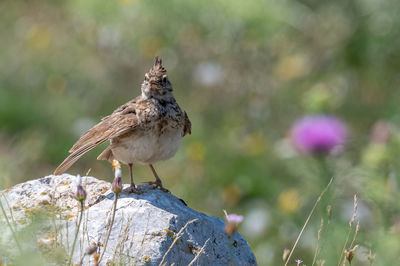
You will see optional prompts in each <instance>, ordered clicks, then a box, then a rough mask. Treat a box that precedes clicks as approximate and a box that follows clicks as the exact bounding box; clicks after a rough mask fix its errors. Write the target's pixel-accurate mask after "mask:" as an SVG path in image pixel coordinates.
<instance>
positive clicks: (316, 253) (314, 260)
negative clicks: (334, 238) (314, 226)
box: [311, 218, 324, 266]
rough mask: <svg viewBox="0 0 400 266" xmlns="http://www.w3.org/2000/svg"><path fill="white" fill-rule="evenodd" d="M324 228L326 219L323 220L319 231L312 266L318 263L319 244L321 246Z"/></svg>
mask: <svg viewBox="0 0 400 266" xmlns="http://www.w3.org/2000/svg"><path fill="white" fill-rule="evenodd" d="M323 227H324V218H321V223H320V224H319V229H318V237H317V246H316V247H315V252H314V258H313V262H312V264H311V266H312V265H314V264H315V262H316V261H317V257H318V253H319V248H320V246H319V244H320V240H321V235H322V229H323Z"/></svg>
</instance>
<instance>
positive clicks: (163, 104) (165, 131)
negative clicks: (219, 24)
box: [54, 57, 191, 192]
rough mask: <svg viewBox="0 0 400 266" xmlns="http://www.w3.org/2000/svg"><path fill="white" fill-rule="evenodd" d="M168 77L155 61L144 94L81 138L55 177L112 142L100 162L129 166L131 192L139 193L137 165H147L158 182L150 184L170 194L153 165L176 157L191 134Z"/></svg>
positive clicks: (147, 75)
mask: <svg viewBox="0 0 400 266" xmlns="http://www.w3.org/2000/svg"><path fill="white" fill-rule="evenodd" d="M166 73H167V71H166V69H165V68H164V67H163V66H162V61H161V58H159V57H156V58H155V62H154V65H153V66H152V67H151V69H150V70H149V72H148V73H146V74H145V78H144V81H143V83H142V86H141V89H142V94H141V95H140V96H138V97H136V98H135V99H133V100H131V101H129V102H127V103H126V104H124V105H122V106H120V107H119V108H117V109H116V110H115V111H114V112H113V113H112V114H111V115H109V116H106V117H104V118H103V119H102V120H101V122H100V123H98V124H97V125H95V126H94V127H92V128H91V129H89V130H88V131H87V132H86V133H85V134H84V135H83V136H81V137H80V138H79V140H78V141H77V142H76V143H75V144H74V145H73V146H72V148H71V149H70V150H69V152H70V153H71V154H70V155H69V156H68V157H67V158H66V159H65V160H64V161H63V162H62V163H61V164H60V166H58V168H57V169H56V170H55V171H54V174H56V175H57V174H61V173H63V172H65V171H66V170H67V169H68V168H69V167H71V165H73V164H74V163H75V162H76V161H77V160H78V159H79V158H80V157H81V156H82V155H84V154H85V153H86V152H88V151H90V150H91V149H93V148H94V147H96V146H97V145H99V144H101V143H103V142H105V141H107V140H109V141H110V145H109V146H108V147H107V148H106V149H105V150H104V151H103V152H102V153H101V154H100V155H99V156H98V157H97V159H98V160H108V161H110V162H112V161H113V160H114V159H116V160H118V161H121V162H122V163H124V164H127V165H128V166H129V171H130V177H131V191H132V192H138V190H137V189H136V186H135V183H134V182H133V174H132V165H133V164H134V163H142V164H148V165H149V166H150V168H151V171H152V172H153V174H154V177H155V178H156V181H155V182H149V183H150V184H153V185H155V187H159V188H160V189H162V190H163V191H168V190H166V189H165V188H164V187H163V186H162V183H161V179H160V178H159V177H158V175H157V173H156V171H155V169H154V167H153V163H155V162H157V161H161V160H166V159H169V158H171V157H172V156H174V155H175V153H176V152H177V150H178V148H179V146H180V143H181V139H182V137H183V136H185V135H186V134H190V133H191V123H190V120H189V118H188V116H187V114H186V112H185V111H183V110H182V109H181V108H180V107H179V105H178V104H177V102H176V100H175V98H174V95H173V94H172V84H171V83H170V82H169V80H168V77H167V75H166Z"/></svg>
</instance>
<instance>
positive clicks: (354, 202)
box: [338, 195, 358, 266]
mask: <svg viewBox="0 0 400 266" xmlns="http://www.w3.org/2000/svg"><path fill="white" fill-rule="evenodd" d="M357 207H358V199H357V195H354V199H353V215H352V216H351V219H350V221H349V231H348V232H347V236H346V241H345V242H344V245H343V248H342V251H341V252H340V257H339V262H338V266H340V263H341V261H342V258H343V256H344V251H345V250H346V246H347V243H348V242H349V239H350V234H351V229H352V227H353V223H354V221H355V219H356V216H357ZM356 230H357V228H356ZM357 232H358V231H357ZM344 261H345V262H346V258H345V259H344Z"/></svg>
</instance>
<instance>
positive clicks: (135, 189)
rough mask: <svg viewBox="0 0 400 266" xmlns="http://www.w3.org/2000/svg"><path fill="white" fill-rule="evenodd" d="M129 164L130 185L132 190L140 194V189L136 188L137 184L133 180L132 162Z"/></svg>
mask: <svg viewBox="0 0 400 266" xmlns="http://www.w3.org/2000/svg"><path fill="white" fill-rule="evenodd" d="M128 166H129V174H130V176H131V187H130V192H133V193H137V194H140V192H139V190H138V189H137V188H136V186H135V183H134V182H133V171H132V164H131V163H129V164H128Z"/></svg>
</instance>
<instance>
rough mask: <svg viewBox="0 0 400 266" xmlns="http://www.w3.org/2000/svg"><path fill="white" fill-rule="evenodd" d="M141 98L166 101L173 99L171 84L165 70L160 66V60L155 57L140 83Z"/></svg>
mask: <svg viewBox="0 0 400 266" xmlns="http://www.w3.org/2000/svg"><path fill="white" fill-rule="evenodd" d="M142 97H143V98H144V99H151V98H156V99H160V100H168V99H169V98H171V97H173V95H172V84H171V82H169V80H168V76H167V70H166V69H165V68H164V67H163V66H162V60H161V58H160V57H158V56H156V58H155V59H154V65H153V66H152V67H151V68H150V70H149V72H147V73H146V74H145V75H144V81H143V83H142Z"/></svg>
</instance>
